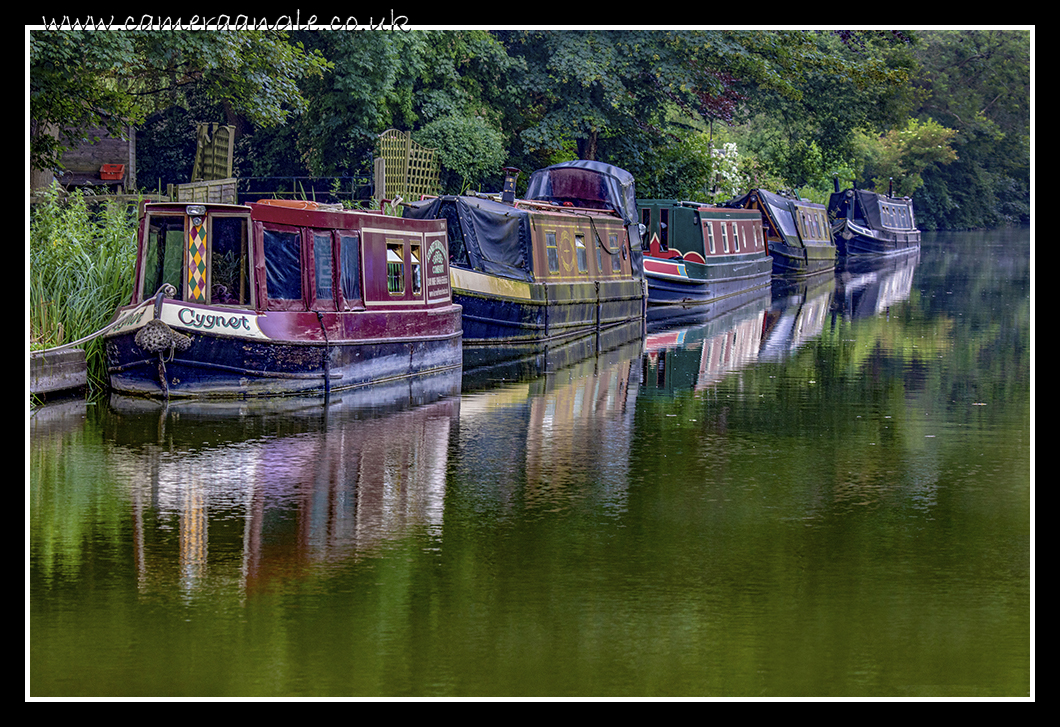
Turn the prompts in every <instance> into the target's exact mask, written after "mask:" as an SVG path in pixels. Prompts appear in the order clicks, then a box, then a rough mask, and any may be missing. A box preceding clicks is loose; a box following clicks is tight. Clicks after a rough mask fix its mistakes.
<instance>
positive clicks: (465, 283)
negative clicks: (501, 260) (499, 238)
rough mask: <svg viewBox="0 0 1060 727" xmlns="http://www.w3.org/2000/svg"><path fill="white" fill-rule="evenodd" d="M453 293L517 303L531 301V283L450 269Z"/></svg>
mask: <svg viewBox="0 0 1060 727" xmlns="http://www.w3.org/2000/svg"><path fill="white" fill-rule="evenodd" d="M449 273H450V281H451V283H452V287H453V292H454V293H455V292H457V291H459V292H462V293H467V294H470V295H482V296H488V297H490V298H507V299H509V300H517V301H526V302H530V301H531V296H530V283H527V282H525V281H522V280H509V279H508V278H501V277H498V276H496V275H486V274H485V273H479V272H475V271H474V270H464V269H463V268H456V267H452V268H449Z"/></svg>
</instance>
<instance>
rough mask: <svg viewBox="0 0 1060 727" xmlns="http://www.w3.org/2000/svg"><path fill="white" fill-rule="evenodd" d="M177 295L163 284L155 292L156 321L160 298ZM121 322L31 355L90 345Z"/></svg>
mask: <svg viewBox="0 0 1060 727" xmlns="http://www.w3.org/2000/svg"><path fill="white" fill-rule="evenodd" d="M176 293H177V289H176V288H174V287H173V286H172V285H170V284H169V283H163V284H162V286H161V287H160V288H159V289H158V291H156V292H155V295H154V298H155V318H156V319H157V318H158V317H159V314H160V307H161V300H160V298H159V296H160V295H163V294H164V295H168V296H173V295H176ZM121 322H122V320H121V319H120V318H119V319H116V320H113V321H111V322H110V323H108V324H107V325H105V326H103V327H102V328H100V329H99V330H98V331H96V332H95V333H90V334H88V335H87V336H85V337H84V338H79V339H77V340H76V341H71V342H70V343H63V344H61V345H58V346H52V347H51V348H41V349H37V350H36V351H30V353H31V354H35V353H53V352H55V351H62V350H63V349H65V348H74V347H76V346H80V345H81V344H83V343H88V342H89V341H91V340H93V339H96V338H99V337H100V336H102V335H104V334H105V333H107V331H109V330H111V329H112V328H114V327H115V326H117V325H118V324H119V323H121ZM174 335H179V334H176V333H174ZM152 353H153V351H152Z"/></svg>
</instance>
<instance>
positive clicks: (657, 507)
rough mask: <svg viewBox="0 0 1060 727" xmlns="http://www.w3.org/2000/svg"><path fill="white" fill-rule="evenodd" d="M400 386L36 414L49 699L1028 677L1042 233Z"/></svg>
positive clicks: (910, 684)
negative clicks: (1037, 260) (337, 394)
mask: <svg viewBox="0 0 1060 727" xmlns="http://www.w3.org/2000/svg"><path fill="white" fill-rule="evenodd" d="M740 303H741V305H739V306H738V307H735V308H733V309H731V310H716V311H712V313H711V315H710V317H709V318H706V319H703V318H700V319H694V318H692V319H687V320H683V321H681V320H678V321H672V322H671V323H670V324H669V326H668V327H659V326H653V327H652V328H651V329H649V331H648V332H647V334H646V335H643V336H638V337H636V338H635V339H633V340H632V341H629V342H627V343H626V344H624V345H621V346H617V347H608V348H607V349H606V350H603V351H599V352H595V351H593V350H592V349H591V348H590V349H588V351H580V352H578V353H577V354H576V355H574V354H572V353H571V351H569V350H568V351H552V352H549V353H547V354H542V355H541V356H539V357H537V358H535V359H534V360H532V361H531V362H529V363H528V364H526V365H524V366H523V367H521V368H519V369H518V374H517V375H513V374H512V373H511V371H512V370H511V369H504V368H499V369H496V370H491V371H486V372H484V373H483V372H479V373H478V374H475V373H467V374H466V375H465V378H464V385H463V390H462V391H461V390H460V382H459V381H457V382H455V385H454V382H444V381H443V382H439V385H438V387H437V388H436V389H433V390H431V389H428V390H422V391H415V392H405V393H404V394H400V395H398V396H396V397H394V398H393V401H391V402H390V403H389V404H387V405H385V406H384V405H375V406H369V405H367V404H366V403H365V401H363V400H362V399H358V398H356V397H347V398H346V399H336V400H332V401H331V402H329V404H328V406H326V407H325V406H323V405H322V404H321V402H319V401H297V402H294V401H292V402H282V403H280V402H270V403H257V404H254V403H251V404H233V405H224V406H213V407H204V406H196V405H190V404H180V405H178V404H171V405H169V406H168V407H163V406H161V405H157V404H152V403H148V402H136V401H127V400H126V401H123V400H119V399H114V400H107V401H101V402H97V403H93V404H88V405H84V404H82V403H76V402H75V403H67V404H63V405H53V406H49V407H46V408H45V409H42V410H40V411H38V412H37V413H36V414H35V415H34V416H33V417H32V418H31V420H30V424H29V441H28V450H29V456H28V460H29V467H28V469H29V478H28V479H29V482H28V490H27V492H28V523H29V527H28V546H27V551H28V577H27V583H28V586H27V588H28V596H29V598H28V607H27V608H28V627H29V632H28V638H27V656H28V665H27V678H28V688H27V689H28V694H29V695H31V696H34V697H37V696H41V697H43V696H109V697H124V696H196V697H208V696H377V695H380V696H395V697H401V696H511V697H521V696H526V697H529V696H553V697H559V696H605V697H608V696H679V697H684V696H706V697H709V696H736V697H757V696H770V697H792V696H817V697H833V696H835V697H841V696H888V697H890V696H895V697H912V696H917V697H920V696H923V697H938V696H955V697H970V696H989V697H1026V696H1028V695H1030V692H1031V689H1032V686H1031V676H1030V675H1031V638H1032V633H1031V629H1032V620H1031V582H1032V581H1031V552H1032V550H1031V522H1032V520H1031V518H1032V514H1031V503H1032V489H1031V487H1032V485H1031V465H1032V459H1031V445H1032V439H1031V435H1032V430H1031V412H1032V405H1031V401H1032V400H1031V392H1030V362H1031V295H1030V245H1029V242H1028V235H1027V233H1026V231H1018V230H1017V231H994V232H989V233H961V234H942V233H940V234H937V235H928V236H927V238H926V239H925V242H924V245H923V249H922V250H921V252H920V253H919V255H916V256H914V257H912V258H906V259H903V260H894V261H888V262H887V263H886V264H882V265H875V266H859V267H855V266H850V267H849V268H844V269H842V270H839V271H837V272H836V273H835V274H834V275H827V276H824V277H823V278H820V279H817V280H812V281H808V282H806V283H804V284H800V285H792V286H782V285H779V284H778V285H775V286H774V287H773V289H772V290H765V291H763V294H762V295H760V296H757V297H755V298H752V299H751V300H747V301H741V302H740Z"/></svg>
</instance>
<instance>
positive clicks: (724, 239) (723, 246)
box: [721, 222, 729, 252]
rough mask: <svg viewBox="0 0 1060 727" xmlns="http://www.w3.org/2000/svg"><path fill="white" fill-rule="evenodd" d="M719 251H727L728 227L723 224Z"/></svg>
mask: <svg viewBox="0 0 1060 727" xmlns="http://www.w3.org/2000/svg"><path fill="white" fill-rule="evenodd" d="M721 249H722V250H724V251H725V252H728V251H729V226H728V225H727V224H725V223H724V222H722V223H721Z"/></svg>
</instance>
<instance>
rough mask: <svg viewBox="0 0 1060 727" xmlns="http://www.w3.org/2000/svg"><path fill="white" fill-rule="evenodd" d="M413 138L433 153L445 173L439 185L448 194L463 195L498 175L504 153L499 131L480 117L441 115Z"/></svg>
mask: <svg viewBox="0 0 1060 727" xmlns="http://www.w3.org/2000/svg"><path fill="white" fill-rule="evenodd" d="M415 138H416V141H417V142H419V143H420V144H423V145H424V146H426V147H428V148H431V149H435V150H436V151H437V154H438V161H439V162H440V163H441V166H442V168H443V171H444V172H445V173H444V174H443V178H442V186H443V189H444V190H445V191H447V192H449V193H450V194H463V193H464V192H466V191H467V190H468V189H469V188H470V187H472V186H474V185H481V184H482V183H483V182H484V181H486V180H487V179H491V178H498V177H500V176H502V175H501V168H502V166H503V165H504V162H505V159H506V157H507V153H508V152H507V150H506V149H505V147H504V143H503V138H502V136H501V134H500V132H499V131H497V130H496V129H494V128H492V127H491V126H490V125H489V123H487V122H486V120H485V119H483V118H482V117H481V116H462V115H452V116H444V117H442V118H440V119H438V120H437V121H432V122H431V123H429V124H427V126H425V127H424V128H423V129H421V130H420V131H419V132H418V133H417V134H416V135H415ZM498 189H499V187H498Z"/></svg>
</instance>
